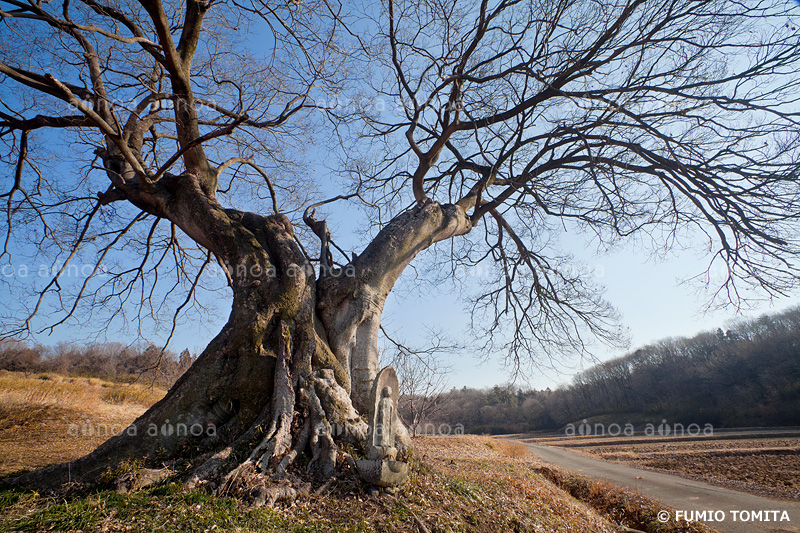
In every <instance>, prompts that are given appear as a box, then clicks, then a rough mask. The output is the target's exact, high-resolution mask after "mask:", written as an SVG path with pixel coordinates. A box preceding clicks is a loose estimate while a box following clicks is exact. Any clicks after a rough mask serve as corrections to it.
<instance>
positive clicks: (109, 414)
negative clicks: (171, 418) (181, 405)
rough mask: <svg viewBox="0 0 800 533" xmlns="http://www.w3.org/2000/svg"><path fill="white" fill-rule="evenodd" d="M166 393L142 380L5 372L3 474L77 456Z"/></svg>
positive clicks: (0, 427) (0, 416) (0, 432)
mask: <svg viewBox="0 0 800 533" xmlns="http://www.w3.org/2000/svg"><path fill="white" fill-rule="evenodd" d="M163 395H164V391H163V390H159V389H149V388H148V387H147V386H145V385H142V384H134V385H120V384H119V383H110V382H106V381H103V380H100V379H97V378H78V377H64V376H59V375H57V374H50V373H47V374H38V375H30V376H28V377H25V376H24V375H23V374H21V373H16V372H5V371H0V474H8V473H10V472H16V471H19V470H25V469H33V468H39V467H42V466H46V465H48V464H52V463H58V462H63V461H70V460H73V459H77V458H78V457H81V456H82V455H85V454H87V453H88V452H90V451H92V450H93V449H94V448H96V447H97V446H99V445H100V444H101V443H102V442H103V441H105V440H106V439H107V438H109V437H111V436H112V435H113V434H114V433H115V432H117V431H120V430H122V429H124V428H125V427H127V425H128V424H130V423H131V422H132V421H133V420H134V419H135V418H136V417H137V416H139V415H140V414H142V413H143V412H144V411H145V409H146V408H147V407H149V406H150V405H152V404H153V403H155V402H156V401H157V400H158V399H159V398H160V397H162V396H163Z"/></svg>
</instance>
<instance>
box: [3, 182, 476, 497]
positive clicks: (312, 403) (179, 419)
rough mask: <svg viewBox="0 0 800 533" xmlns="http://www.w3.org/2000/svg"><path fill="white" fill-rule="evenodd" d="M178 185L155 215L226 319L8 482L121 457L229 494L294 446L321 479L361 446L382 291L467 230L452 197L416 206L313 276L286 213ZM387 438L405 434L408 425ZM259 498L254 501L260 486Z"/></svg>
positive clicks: (283, 468)
mask: <svg viewBox="0 0 800 533" xmlns="http://www.w3.org/2000/svg"><path fill="white" fill-rule="evenodd" d="M188 189H189V190H188V192H186V191H182V190H180V189H173V190H171V191H170V193H171V194H172V195H173V196H174V197H177V198H180V197H181V196H182V195H184V194H187V195H189V197H190V199H191V201H188V202H187V201H183V202H177V205H179V206H180V205H183V206H187V207H185V208H183V209H178V210H176V209H173V210H171V211H164V214H169V215H170V219H171V220H172V221H173V222H175V223H176V224H178V225H179V226H180V227H181V228H182V229H183V230H184V231H185V232H186V233H187V234H189V235H190V236H192V237H193V238H194V239H195V240H196V241H197V242H199V243H201V244H203V245H204V246H206V247H208V248H209V249H210V250H212V251H213V252H214V253H215V254H216V255H217V257H218V258H220V259H221V260H222V262H223V263H224V264H225V265H226V266H227V270H228V272H229V275H230V281H231V286H232V289H233V295H234V298H233V308H232V311H231V315H230V318H229V320H228V323H227V324H226V325H225V327H224V328H223V329H222V331H221V332H220V333H219V335H217V336H216V337H215V338H214V340H213V341H211V343H210V344H209V345H208V347H207V348H206V349H205V350H204V352H203V353H202V354H201V355H200V357H198V359H197V361H195V363H194V364H193V365H192V367H191V368H190V369H189V370H188V371H187V372H186V373H185V374H184V375H183V376H182V377H181V378H180V379H179V380H178V381H177V382H176V383H175V385H174V386H173V387H172V388H171V389H170V391H169V392H168V393H167V395H166V396H165V397H164V398H163V399H162V400H161V401H159V402H158V403H157V404H155V405H154V406H153V407H151V408H150V409H149V410H148V411H147V412H146V413H145V414H143V415H142V416H141V417H139V418H138V419H137V420H136V421H135V422H134V423H133V424H132V425H131V426H130V427H129V428H128V429H127V430H126V431H123V432H122V433H121V434H119V435H117V436H115V437H113V438H111V439H110V440H108V441H107V442H105V443H104V444H103V445H101V446H100V447H99V448H97V450H95V451H94V452H93V453H91V454H90V455H88V456H86V457H83V458H81V459H79V460H77V461H74V462H72V463H69V464H62V465H56V466H53V467H48V468H46V469H43V470H40V471H36V472H32V473H29V474H26V475H23V476H21V477H19V478H17V479H16V480H14V484H16V485H17V486H24V487H34V488H42V487H45V486H49V487H53V486H55V485H60V484H63V483H65V482H68V481H73V482H74V481H77V482H85V483H91V482H93V481H95V480H96V479H97V478H98V477H99V476H101V475H102V474H104V473H105V472H107V471H109V470H111V471H112V472H113V471H114V470H115V469H116V468H117V466H118V465H119V464H120V463H122V462H124V461H142V460H143V461H144V462H149V463H153V464H163V463H165V462H169V464H172V465H173V466H174V467H176V468H179V469H182V470H183V471H184V472H185V474H186V479H187V480H188V481H190V483H198V482H203V481H208V482H210V483H213V484H215V485H217V486H218V487H219V488H220V490H223V491H227V492H229V493H235V494H240V493H242V491H244V492H247V487H246V485H242V483H240V480H241V479H243V478H247V479H251V480H252V478H253V476H256V477H259V476H260V477H259V479H260V481H261V482H262V485H263V484H264V483H263V482H264V480H266V479H267V478H266V477H265V475H266V474H269V475H271V476H272V479H274V477H275V476H280V475H284V474H286V472H287V470H288V468H289V466H290V465H291V464H292V462H293V461H294V459H295V458H296V457H297V456H298V454H301V453H308V454H309V455H310V457H311V462H310V469H311V470H313V472H314V473H315V474H317V476H318V478H325V477H329V476H330V475H332V474H333V471H334V468H335V467H336V461H337V449H338V448H339V447H340V444H342V443H343V442H346V443H348V444H349V445H351V446H354V447H356V448H358V447H359V446H363V445H364V444H365V440H366V431H367V427H366V422H365V421H364V419H363V418H361V417H360V416H359V414H362V415H366V414H367V412H368V408H369V406H368V397H369V391H370V390H371V387H372V381H373V380H374V378H375V375H376V374H377V372H378V370H379V369H378V346H377V340H378V330H379V327H380V317H381V312H382V309H383V305H384V302H385V300H386V296H387V295H388V294H389V291H390V290H391V288H392V286H393V285H394V283H395V281H396V280H397V279H398V277H399V275H400V273H401V272H402V271H403V269H404V268H405V267H406V266H407V265H408V264H409V262H410V261H411V260H412V259H413V258H414V256H416V255H417V253H419V251H421V250H423V249H425V248H427V247H428V246H430V245H431V244H432V243H433V242H436V241H438V240H442V239H445V238H449V237H452V236H454V235H457V234H462V233H466V232H468V231H469V230H470V229H471V225H470V223H469V218H468V217H467V216H466V215H465V213H464V210H463V209H462V208H461V207H458V206H450V205H448V206H440V205H439V204H436V203H432V202H427V203H423V204H420V205H418V206H417V207H415V208H414V209H412V210H410V211H407V212H405V213H402V214H401V215H399V216H398V217H396V218H395V219H394V220H393V221H392V222H390V223H389V224H388V225H387V226H386V228H384V230H383V231H381V232H380V233H379V234H378V236H377V237H376V238H375V239H374V240H373V242H372V243H371V244H370V245H369V246H368V247H367V248H366V250H364V252H363V253H362V254H361V256H360V257H358V258H356V259H354V261H353V262H352V263H351V264H350V265H347V267H346V268H344V269H342V270H341V271H338V270H337V271H335V272H327V273H325V274H326V275H322V276H321V277H320V279H316V273H315V272H314V269H313V268H312V267H311V265H310V263H309V262H308V260H307V258H306V257H305V256H304V254H303V253H302V251H301V249H300V247H299V246H298V245H297V244H296V242H295V241H294V238H293V229H292V227H291V225H290V223H289V221H288V219H286V218H285V217H283V216H280V215H275V216H271V217H263V216H259V215H255V214H252V213H240V212H235V211H231V210H224V209H222V208H221V207H220V206H219V204H217V203H216V202H215V201H214V200H213V199H212V200H208V199H207V198H205V197H203V196H202V195H200V194H197V193H198V192H199V191H198V188H197V187H192V186H190V187H188ZM142 203H144V202H142ZM147 205H152V204H147ZM173 205H176V204H173ZM399 438H400V440H401V441H404V442H403V443H404V444H409V441H408V440H407V433H404V432H401V434H400V437H399ZM338 457H339V458H340V459H341V457H342V455H341V454H339V455H338ZM262 488H263V486H262ZM258 494H260V496H258V497H256V500H258V498H260V500H259V501H260V502H261V503H263V501H264V500H265V497H264V491H263V490H262V491H261V492H260V493H258Z"/></svg>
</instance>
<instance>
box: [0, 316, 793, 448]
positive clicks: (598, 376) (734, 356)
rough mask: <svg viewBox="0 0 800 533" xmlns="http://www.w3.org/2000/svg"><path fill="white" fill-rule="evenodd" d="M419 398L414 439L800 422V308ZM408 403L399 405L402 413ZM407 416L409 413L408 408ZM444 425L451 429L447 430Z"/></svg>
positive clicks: (54, 361) (23, 350)
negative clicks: (563, 381)
mask: <svg viewBox="0 0 800 533" xmlns="http://www.w3.org/2000/svg"><path fill="white" fill-rule="evenodd" d="M193 360H194V358H193V356H192V355H191V354H190V353H189V351H188V350H184V351H183V352H181V353H180V354H179V355H178V354H176V353H174V352H170V351H165V352H163V354H162V352H161V349H160V348H159V347H157V346H154V345H143V346H138V347H137V346H127V345H124V344H120V343H106V344H91V345H86V346H80V345H76V344H58V345H56V346H42V345H29V344H27V343H25V342H21V341H14V340H5V341H0V370H10V371H18V372H25V373H36V372H56V373H59V374H64V375H71V376H86V377H100V378H105V379H109V380H115V381H126V382H129V381H133V380H147V381H151V382H154V383H156V384H157V385H159V386H161V387H165V388H168V387H170V386H171V385H172V384H173V383H174V382H175V380H176V379H177V378H178V377H179V376H180V375H181V374H182V373H183V372H184V371H185V370H186V369H187V368H188V367H189V366H190V365H191V363H192V361H193ZM428 400H429V401H427V402H416V405H425V406H426V411H427V412H426V413H424V414H423V415H424V416H422V417H418V418H420V422H419V424H417V427H416V428H415V429H416V431H417V433H426V432H427V433H432V432H435V431H438V430H439V428H440V426H441V428H442V431H447V427H448V426H449V428H451V429H452V428H455V427H456V426H458V425H459V424H460V425H461V426H463V429H464V431H465V432H467V433H491V434H499V433H520V432H527V431H536V430H548V429H550V430H556V429H560V428H563V427H565V426H566V425H567V424H570V423H574V424H576V425H577V424H580V423H581V421H582V420H583V419H587V420H589V421H590V422H591V423H594V422H605V423H607V424H611V423H616V424H620V425H624V424H626V423H631V424H633V425H635V426H637V427H641V426H644V425H645V424H648V423H651V424H655V425H658V424H659V423H660V422H661V421H662V420H664V419H666V420H667V422H668V423H669V424H674V423H680V424H685V425H688V424H692V423H696V424H699V425H700V426H701V427H702V426H704V425H705V424H712V425H713V426H714V427H720V428H721V427H737V426H740V427H741V426H786V425H797V426H800V307H799V308H794V309H791V310H789V311H786V312H784V313H781V314H777V315H765V316H762V317H760V318H758V319H755V320H747V321H741V322H739V323H737V324H736V325H735V326H733V327H731V328H730V329H728V330H722V329H718V330H716V331H713V332H705V333H701V334H699V335H696V336H695V337H692V338H671V339H665V340H662V341H659V342H657V343H655V344H652V345H649V346H645V347H643V348H640V349H638V350H636V351H634V352H631V353H629V354H626V355H625V356H623V357H620V358H617V359H613V360H610V361H607V362H604V363H601V364H598V365H596V366H594V367H592V368H590V369H588V370H586V371H584V372H582V373H580V374H578V375H577V376H576V377H575V378H574V380H573V382H572V383H571V384H570V385H569V386H564V387H560V388H558V389H556V390H553V391H551V390H545V391H537V390H526V389H522V388H520V387H515V386H496V387H492V388H489V389H470V388H466V387H464V388H462V389H453V390H451V391H449V392H445V393H443V394H439V395H437V397H435V398H432V399H428ZM404 405H408V403H407V402H401V406H400V407H401V409H400V410H401V414H403V416H404V418H405V419H406V420H407V421H409V422H410V421H411V420H412V417H411V416H410V413H408V412H403V411H404V409H403V407H404ZM406 410H407V409H406ZM443 424H444V426H443Z"/></svg>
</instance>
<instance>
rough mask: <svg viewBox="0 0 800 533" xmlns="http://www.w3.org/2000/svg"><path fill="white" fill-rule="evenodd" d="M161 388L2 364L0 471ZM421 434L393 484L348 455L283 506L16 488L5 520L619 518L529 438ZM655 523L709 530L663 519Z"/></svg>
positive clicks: (140, 523) (47, 455) (74, 453)
mask: <svg viewBox="0 0 800 533" xmlns="http://www.w3.org/2000/svg"><path fill="white" fill-rule="evenodd" d="M160 392H161V391H149V392H148V391H147V390H146V389H140V388H137V387H131V388H120V386H119V385H117V384H113V383H107V382H103V381H101V380H96V379H88V380H87V379H84V378H61V377H59V376H53V375H49V376H45V377H44V379H41V378H39V377H35V378H24V377H23V376H20V375H11V374H8V373H4V374H0V427H2V428H3V429H2V431H0V472H6V473H7V472H9V471H12V470H18V469H21V468H35V467H39V466H43V465H46V464H49V463H54V462H62V461H66V460H70V459H74V458H76V457H78V456H80V455H83V454H85V453H87V452H88V451H90V450H91V449H92V448H94V447H95V446H97V445H98V444H100V443H101V442H102V441H103V440H104V439H105V438H106V437H107V435H70V431H69V430H70V428H73V429H74V428H75V427H78V428H81V427H93V428H98V427H101V426H103V425H104V424H105V425H107V424H113V423H118V424H120V425H122V426H123V427H124V425H127V424H128V423H130V421H132V420H133V418H135V417H136V416H137V415H138V414H140V413H141V412H142V411H143V410H144V408H145V405H146V404H147V403H148V402H149V401H151V400H154V399H155V398H157V397H158V394H159V393H160ZM109 402H110V403H109ZM32 413H33V414H32ZM73 433H74V432H73ZM415 444H416V451H415V453H414V455H413V456H412V458H411V460H410V462H411V473H410V478H409V481H408V482H407V483H405V484H404V485H403V486H402V487H401V488H400V490H399V491H398V493H397V494H395V495H393V496H389V495H370V494H368V493H367V492H366V488H365V487H364V485H363V483H361V482H359V481H357V479H356V478H355V476H354V475H353V473H352V472H348V468H347V466H346V465H345V466H342V467H341V468H342V470H341V471H340V472H339V473H337V478H338V479H339V481H338V482H337V483H335V484H334V485H333V486H332V488H331V490H330V491H329V492H328V493H327V494H325V496H324V497H316V496H313V495H311V496H310V497H307V498H304V499H300V500H297V501H295V502H294V503H292V504H291V505H288V506H282V507H281V506H279V507H277V508H275V509H259V510H245V509H242V508H241V507H240V505H239V503H238V502H236V501H234V500H230V499H226V498H216V497H213V496H211V495H208V494H205V493H199V492H187V491H186V490H185V489H182V488H180V487H179V486H177V485H167V486H162V487H154V488H150V489H146V490H145V491H140V492H134V493H132V494H130V495H126V496H122V495H119V494H116V493H113V492H100V493H92V494H88V495H83V496H76V497H74V498H73V499H71V500H69V501H61V500H52V499H48V498H43V497H41V496H38V495H36V494H26V493H18V492H14V491H11V492H3V493H0V512H1V513H2V514H0V530H6V529H10V530H15V531H16V530H21V531H42V530H83V531H98V530H104V531H142V532H145V531H146V532H149V531H153V530H155V529H159V530H164V528H165V526H166V525H168V528H167V529H169V530H179V529H184V530H193V531H205V530H211V529H215V528H216V529H217V530H219V531H261V532H271V531H274V532H282V533H283V532H287V531H297V532H301V531H302V532H306V533H314V532H337V533H338V532H345V531H352V532H380V533H400V532H417V531H430V532H431V533H434V532H439V533H454V532H469V533H498V532H501V531H502V532H506V531H519V532H522V531H524V532H541V533H614V532H616V531H618V530H619V528H618V525H617V523H614V522H612V521H610V520H609V519H608V518H605V517H604V516H603V515H602V513H600V512H598V511H596V510H595V509H593V508H592V507H591V506H590V505H587V504H586V503H583V502H581V501H579V499H575V498H573V497H571V496H570V495H569V494H568V493H567V492H566V491H565V490H564V489H562V488H560V487H558V486H557V485H556V484H554V483H552V482H551V481H550V480H548V479H547V478H546V477H545V474H544V473H543V471H542V464H541V463H540V462H539V461H538V460H537V459H536V458H535V457H534V456H532V455H531V454H530V453H529V452H528V450H527V448H526V447H524V446H522V445H520V444H517V443H511V442H507V441H501V440H494V439H491V438H488V437H478V436H458V437H456V436H453V437H421V438H417V439H415ZM603 492H606V493H608V492H609V491H608V490H604V491H603ZM619 494H623V493H622V492H620V493H619ZM620 497H622V496H620ZM626 498H627V500H625V501H627V502H628V504H629V505H630V506H631V508H633V507H634V506H635V505H636V503H637V502H638V500H636V498H635V495H628V496H626ZM587 501H589V503H591V504H593V505H597V506H598V507H599V508H600V509H601V510H603V509H604V505H606V504H604V503H603V502H601V501H599V500H598V499H597V498H593V499H591V500H587ZM613 505H616V506H618V507H619V506H620V505H621V504H620V503H619V500H617V501H615V503H614V504H613ZM606 506H608V505H606ZM612 518H613V519H615V520H618V521H624V518H623V519H619V518H618V517H612ZM657 531H701V530H699V529H685V528H684V529H669V528H668V527H666V526H664V527H662V529H658V530H657Z"/></svg>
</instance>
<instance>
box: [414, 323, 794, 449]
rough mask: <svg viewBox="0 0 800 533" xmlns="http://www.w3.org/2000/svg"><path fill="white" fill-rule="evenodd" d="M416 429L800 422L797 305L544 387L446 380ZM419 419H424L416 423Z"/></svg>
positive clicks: (501, 429)
mask: <svg viewBox="0 0 800 533" xmlns="http://www.w3.org/2000/svg"><path fill="white" fill-rule="evenodd" d="M437 401H438V408H437V409H436V411H435V414H434V415H433V416H431V417H429V418H428V419H427V420H425V421H423V422H422V424H421V425H420V427H419V428H418V433H425V432H426V430H427V432H428V433H430V432H432V431H431V430H432V429H434V428H438V427H439V426H440V425H442V424H447V425H449V426H451V427H452V426H455V425H456V424H462V425H463V426H464V430H465V431H466V432H468V433H493V434H497V433H517V432H526V431H535V430H544V429H558V428H562V427H564V426H565V425H566V424H569V423H576V424H577V423H580V421H582V420H583V419H589V420H590V421H600V422H603V421H604V422H606V423H607V424H611V423H618V424H625V423H629V422H630V423H632V424H633V425H635V426H637V427H640V426H644V425H645V424H648V423H653V424H655V425H658V424H659V423H660V422H661V421H662V420H663V419H666V420H667V422H668V423H669V424H674V423H680V424H686V425H688V424H692V423H696V424H699V425H700V426H701V427H702V426H704V425H705V424H712V425H713V426H714V427H742V426H786V425H800V308H794V309H791V310H788V311H786V312H784V313H781V314H777V315H765V316H762V317H760V318H758V319H755V320H747V321H741V322H739V323H737V324H736V325H735V326H732V327H731V328H730V329H728V330H727V331H723V330H722V329H718V330H717V331H714V332H705V333H701V334H699V335H696V336H695V337H692V338H671V339H665V340H662V341H659V342H657V343H655V344H652V345H649V346H645V347H643V348H640V349H638V350H636V351H634V352H632V353H629V354H627V355H625V356H623V357H620V358H617V359H614V360H611V361H607V362H605V363H602V364H598V365H596V366H594V367H592V368H590V369H588V370H586V371H584V372H582V373H581V374H579V375H578V376H576V377H575V378H574V380H573V382H572V384H571V385H569V386H565V387H561V388H559V389H557V390H554V391H549V390H547V391H531V390H527V391H526V390H523V389H520V388H518V387H511V386H505V387H493V388H491V389H483V390H475V389H468V388H463V389H461V390H452V391H450V392H448V393H446V394H443V395H441V396H440V398H438V399H437ZM426 424H427V428H426Z"/></svg>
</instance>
